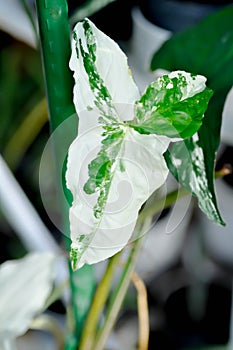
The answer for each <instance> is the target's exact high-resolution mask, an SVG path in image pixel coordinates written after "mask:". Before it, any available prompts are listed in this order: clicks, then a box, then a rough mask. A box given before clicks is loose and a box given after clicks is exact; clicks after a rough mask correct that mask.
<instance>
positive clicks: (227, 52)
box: [151, 6, 233, 224]
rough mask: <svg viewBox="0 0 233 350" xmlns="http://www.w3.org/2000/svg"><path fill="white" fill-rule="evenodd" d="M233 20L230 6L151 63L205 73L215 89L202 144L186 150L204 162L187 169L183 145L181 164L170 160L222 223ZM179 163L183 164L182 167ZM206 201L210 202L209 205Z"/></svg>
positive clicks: (182, 36) (213, 217) (211, 215)
mask: <svg viewBox="0 0 233 350" xmlns="http://www.w3.org/2000/svg"><path fill="white" fill-rule="evenodd" d="M232 18H233V6H229V7H226V8H224V9H223V10H221V11H219V12H217V13H215V14H213V15H211V16H209V17H208V18H206V19H204V20H202V21H201V22H200V23H199V24H197V25H195V26H194V27H193V28H190V29H188V30H185V31H184V32H181V33H178V34H175V35H174V36H173V37H172V38H171V39H170V40H168V41H167V42H166V43H165V44H164V45H163V46H162V47H161V49H160V50H159V51H158V52H157V53H156V54H155V55H154V57H153V60H152V63H151V68H152V70H155V69H157V68H164V69H167V70H174V69H184V70H187V71H191V72H192V73H194V74H203V75H204V76H206V77H207V79H208V86H209V87H210V88H211V89H213V90H214V96H213V98H212V99H211V101H210V103H209V107H208V110H207V112H206V113H205V117H204V119H203V124H202V127H201V128H200V130H199V132H198V142H196V141H195V139H194V140H189V142H186V147H189V145H190V152H191V154H190V161H191V162H192V161H193V159H194V154H195V153H199V160H200V162H199V163H196V164H194V163H192V164H189V165H188V164H186V165H187V166H186V167H183V162H182V159H181V158H180V156H181V154H182V152H181V146H180V145H179V146H178V145H177V146H176V145H174V146H173V147H174V148H173V149H172V150H171V153H172V154H173V156H174V157H175V158H176V159H180V162H176V163H171V161H172V160H171V159H170V161H168V166H169V169H170V170H171V171H172V172H173V173H174V174H175V173H177V171H178V172H179V174H180V177H179V179H178V181H179V180H180V179H181V178H186V179H187V181H183V182H182V185H183V186H184V187H186V188H187V189H189V190H190V184H189V182H188V179H193V181H195V182H196V189H194V188H193V189H192V193H193V194H195V195H196V196H197V198H198V202H199V206H200V208H201V209H202V210H203V211H204V212H205V213H206V215H207V216H208V217H209V218H210V219H211V220H213V221H214V222H216V223H219V224H224V223H223V220H222V218H221V216H220V213H219V210H218V207H217V202H216V196H215V191H214V165H215V154H216V150H217V148H218V146H219V141H220V127H221V117H222V110H223V106H224V102H225V99H226V96H227V93H228V91H229V90H230V88H231V86H232V83H233V26H232ZM183 147H185V146H184V145H183ZM200 150H201V152H199V151H200ZM168 158H169V155H168V156H167V159H168ZM178 164H182V165H181V167H179V165H178ZM199 164H201V166H200V167H199V166H198V165H199ZM203 167H204V168H203ZM200 173H202V174H203V176H204V175H205V181H204V178H202V179H201V177H200V176H199V174H200ZM199 185H200V186H199ZM200 188H201V191H199V189H200ZM206 201H207V202H208V203H205V202H206Z"/></svg>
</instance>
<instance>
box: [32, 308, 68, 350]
mask: <svg viewBox="0 0 233 350" xmlns="http://www.w3.org/2000/svg"><path fill="white" fill-rule="evenodd" d="M30 329H35V330H43V331H47V332H50V333H52V334H53V336H54V337H55V338H56V340H57V349H58V350H63V349H64V341H63V333H62V330H61V328H60V327H59V326H58V324H57V322H56V320H55V319H54V318H53V317H52V316H50V315H45V314H44V315H40V316H38V317H37V318H35V319H34V320H33V321H32V322H31V324H30Z"/></svg>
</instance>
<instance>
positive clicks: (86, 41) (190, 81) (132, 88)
mask: <svg viewBox="0 0 233 350" xmlns="http://www.w3.org/2000/svg"><path fill="white" fill-rule="evenodd" d="M72 48H73V49H72V57H71V62H70V67H71V69H72V70H73V71H74V79H75V86H74V104H75V107H76V111H77V113H78V115H79V129H78V137H77V138H76V140H75V141H74V142H73V143H72V144H71V146H70V149H69V154H68V162H67V173H66V181H67V187H68V188H69V189H70V190H71V192H72V194H73V203H72V207H71V208H70V229H71V240H72V244H71V260H72V265H73V268H74V269H76V268H80V267H81V266H82V265H83V264H85V263H87V264H93V263H96V262H99V261H101V260H104V259H106V258H108V257H110V256H112V255H114V254H115V253H117V252H118V251H120V250H121V249H122V248H123V247H124V246H125V245H126V244H127V242H128V240H129V238H130V237H131V235H132V232H133V230H134V227H135V224H136V220H137V216H138V212H139V210H140V208H141V206H142V204H143V203H144V202H145V201H146V200H147V199H148V197H149V196H150V195H151V194H152V193H153V192H154V191H155V190H156V189H157V188H159V187H160V186H161V185H162V184H163V183H164V182H165V180H166V178H167V174H168V168H167V166H166V162H165V160H164V157H163V154H164V152H165V151H166V150H167V148H168V145H169V143H170V141H171V140H172V139H171V138H170V137H179V139H181V138H182V137H184V135H189V136H190V135H192V134H193V133H194V132H196V130H197V129H198V128H199V126H200V124H201V119H202V117H203V113H204V112H205V108H206V106H207V104H208V101H209V98H210V95H211V92H210V91H209V90H208V89H207V88H206V86H205V81H206V79H205V78H204V77H201V76H191V75H190V74H189V73H186V72H181V71H179V72H174V73H171V75H168V76H166V77H165V78H164V80H163V79H161V80H160V81H159V82H158V84H160V83H161V82H162V83H161V85H162V86H161V91H160V92H159V85H158V84H157V85H156V83H155V84H154V87H156V89H154V90H153V89H152V88H149V89H151V92H152V90H153V93H155V90H156V94H157V100H156V101H153V93H151V94H150V93H149V94H148V96H147V92H146V93H145V94H144V95H143V96H142V98H141V100H139V97H140V96H139V92H138V88H137V86H136V85H135V83H134V81H133V78H132V75H131V73H130V70H129V68H128V65H127V59H126V56H125V55H124V54H123V52H122V51H121V50H120V49H119V47H118V45H117V44H116V43H115V42H114V41H112V40H111V39H110V38H108V37H107V36H106V35H105V34H103V33H102V32H101V31H99V30H98V29H97V28H96V27H95V26H94V24H92V23H91V22H90V21H89V20H87V19H86V20H85V21H84V22H82V23H78V24H77V26H76V27H75V29H74V36H73V42H72ZM165 81H166V82H167V84H168V86H165V85H166V84H165V83H164V82H165ZM171 82H172V83H173V84H174V87H173V88H172V94H171V96H172V97H171V96H170V97H169V96H168V95H169V94H167V91H166V89H169V84H170V83H171ZM163 84H165V85H164V86H163ZM195 96H196V97H195ZM142 101H143V102H142ZM157 103H158V106H157ZM150 104H151V106H150ZM204 106H205V107H204ZM141 107H142V108H141ZM157 107H158V108H159V113H160V116H159V117H158V115H157V114H155V115H153V113H151V110H152V111H153V109H154V110H155V109H156V108H157ZM188 109H189V111H188ZM176 111H178V112H177V114H178V115H177V117H176V116H175V114H176ZM144 113H145V114H146V116H148V119H149V121H148V120H147V127H148V129H147V130H146V133H145V134H143V133H140V132H138V131H140V130H139V129H138V130H137V127H142V126H144V124H143V118H144ZM182 113H183V116H182ZM162 123H163V128H162V129H160V128H159V125H161V124H162ZM135 129H136V130H135ZM180 134H181V135H180ZM167 136H170V137H167Z"/></svg>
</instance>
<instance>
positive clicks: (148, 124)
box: [132, 71, 212, 138]
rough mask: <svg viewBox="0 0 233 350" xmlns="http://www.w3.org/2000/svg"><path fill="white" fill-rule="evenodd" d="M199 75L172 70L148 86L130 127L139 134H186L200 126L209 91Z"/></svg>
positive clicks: (188, 135) (174, 135)
mask: <svg viewBox="0 0 233 350" xmlns="http://www.w3.org/2000/svg"><path fill="white" fill-rule="evenodd" d="M205 82H206V79H205V78H204V77H203V76H200V75H193V76H192V75H191V74H189V73H185V72H179V71H176V72H172V73H171V74H169V76H168V75H164V76H162V77H160V78H159V79H158V80H156V81H155V82H153V83H152V84H150V85H149V86H148V88H147V89H146V91H145V93H144V94H143V95H142V96H141V98H140V100H139V101H137V103H136V111H135V114H136V117H135V120H134V124H133V125H132V127H133V128H134V129H135V130H137V131H138V132H140V133H142V134H158V135H166V136H168V137H171V138H173V137H182V138H187V137H190V136H191V135H193V134H194V133H195V132H196V131H197V130H198V129H199V128H200V126H201V124H202V118H203V117H204V112H205V111H206V109H207V105H208V102H209V99H210V97H211V96H212V91H211V90H210V89H208V88H207V87H206V86H205Z"/></svg>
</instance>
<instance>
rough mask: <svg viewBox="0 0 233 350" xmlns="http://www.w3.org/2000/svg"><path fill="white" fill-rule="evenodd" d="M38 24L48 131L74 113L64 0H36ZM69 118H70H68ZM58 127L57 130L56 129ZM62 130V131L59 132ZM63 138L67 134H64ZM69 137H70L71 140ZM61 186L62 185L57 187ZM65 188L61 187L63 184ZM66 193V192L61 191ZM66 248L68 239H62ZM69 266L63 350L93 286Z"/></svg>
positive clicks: (85, 271) (57, 146)
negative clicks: (68, 321) (69, 326)
mask: <svg viewBox="0 0 233 350" xmlns="http://www.w3.org/2000/svg"><path fill="white" fill-rule="evenodd" d="M36 4H37V13H38V23H39V30H40V40H41V53H42V61H43V69H44V78H45V85H46V93H47V100H48V107H49V115H50V126H51V133H53V132H54V131H55V129H57V128H58V127H59V126H60V125H64V124H63V123H64V121H65V120H68V118H70V117H71V116H72V115H74V114H75V109H74V105H73V94H72V89H73V78H72V74H71V71H70V70H69V59H70V55H71V43H70V26H69V22H68V8H67V2H66V0H46V1H42V0H37V1H36ZM69 120H70V119H69ZM59 130H60V129H59ZM62 131H63V132H62ZM65 136H66V138H67V137H68V136H69V135H68V136H67V135H65ZM71 141H72V139H71V140H70V143H71ZM63 143H64V130H61V132H60V134H59V139H58V140H57V142H54V144H53V145H54V154H55V158H56V164H57V173H58V174H59V175H61V173H62V172H61V171H60V170H61V169H64V167H63V164H64V159H63V158H62V154H63V153H64V152H63V151H64V149H63V148H62V147H63ZM57 182H58V183H59V184H60V183H61V182H63V183H64V178H63V179H61V178H58V179H57ZM60 187H61V188H62V186H60ZM64 188H65V186H64ZM65 192H66V194H67V193H68V191H67V190H65ZM59 194H60V198H64V196H63V193H59ZM60 202H61V209H62V210H61V211H62V218H63V231H64V233H66V236H67V237H68V236H69V234H68V232H69V222H68V210H69V205H68V203H67V201H66V200H64V199H61V200H60ZM65 243H66V246H67V249H69V245H70V240H69V239H67V238H65ZM69 267H70V282H71V292H72V293H71V294H72V296H71V300H72V308H73V315H74V321H75V322H74V323H75V329H73V330H72V334H70V336H68V337H67V339H68V341H67V342H69V339H72V340H71V341H70V343H67V344H66V347H65V348H66V349H69V350H73V349H75V348H76V347H77V343H78V342H79V335H80V334H81V330H82V327H83V322H84V320H85V317H86V315H87V312H88V310H89V307H90V304H91V300H92V296H93V289H94V275H93V269H92V267H91V266H84V267H83V268H82V269H81V270H79V271H76V272H73V271H72V269H71V266H70V265H69Z"/></svg>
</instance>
